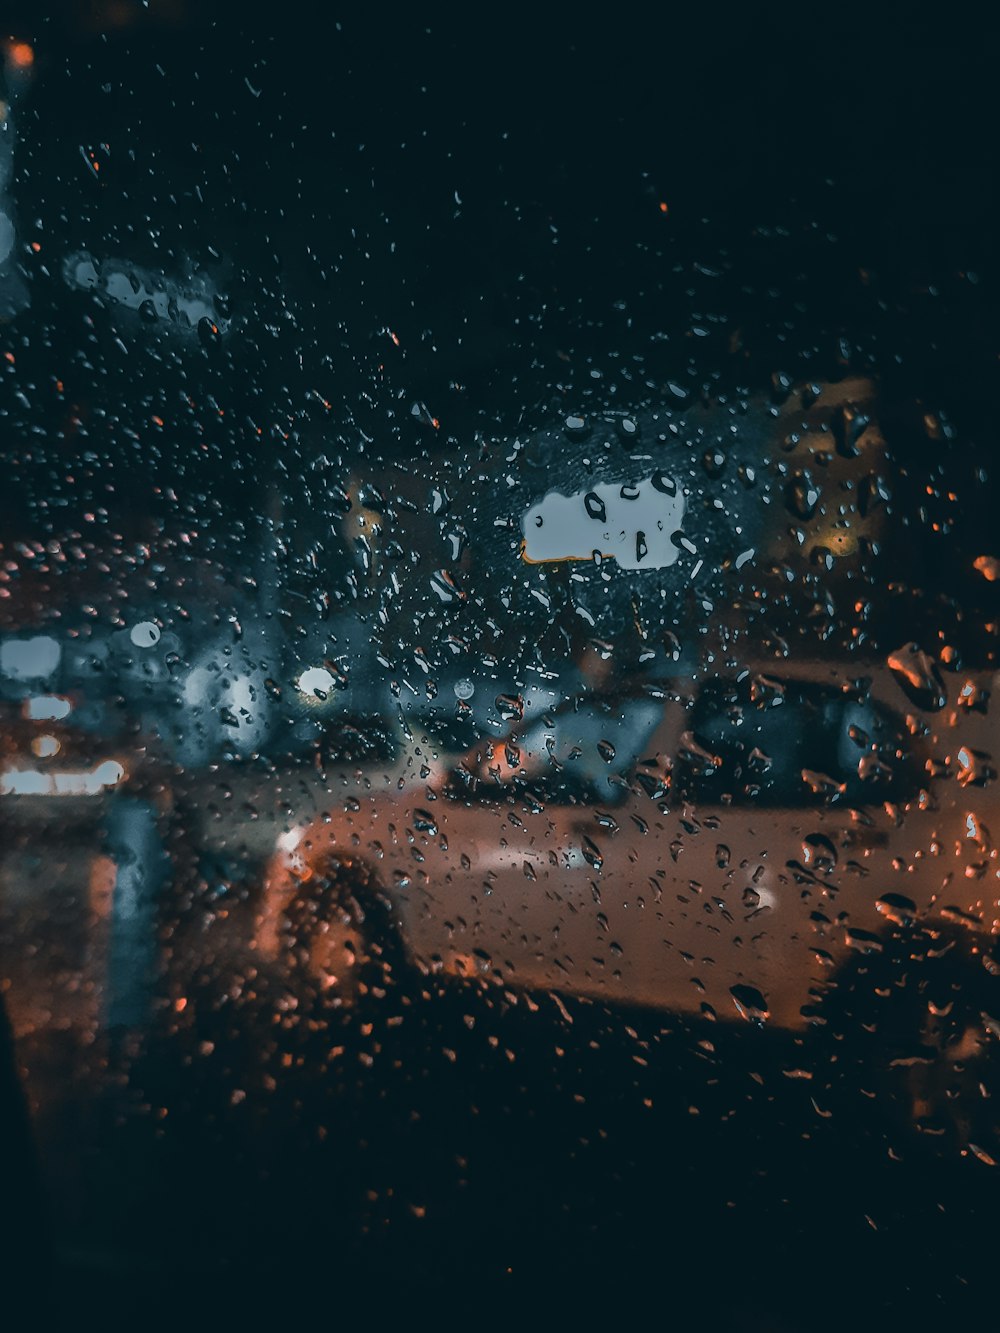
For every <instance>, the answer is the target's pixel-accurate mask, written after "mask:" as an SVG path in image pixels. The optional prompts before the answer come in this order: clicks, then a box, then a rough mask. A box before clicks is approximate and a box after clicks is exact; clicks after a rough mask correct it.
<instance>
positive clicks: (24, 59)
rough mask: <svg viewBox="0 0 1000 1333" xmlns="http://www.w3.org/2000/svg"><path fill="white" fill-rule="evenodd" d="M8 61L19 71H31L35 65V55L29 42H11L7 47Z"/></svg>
mask: <svg viewBox="0 0 1000 1333" xmlns="http://www.w3.org/2000/svg"><path fill="white" fill-rule="evenodd" d="M7 59H8V60H9V61H10V63H11V64H12V65H16V66H17V68H18V69H30V68H31V66H32V65H33V64H34V63H35V53H34V51H33V50H32V48H31V47H30V46H29V45H28V43H27V42H11V43H10V45H9V46H8V47H7Z"/></svg>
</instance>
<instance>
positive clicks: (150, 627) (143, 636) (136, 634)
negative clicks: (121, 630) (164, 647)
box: [129, 620, 160, 648]
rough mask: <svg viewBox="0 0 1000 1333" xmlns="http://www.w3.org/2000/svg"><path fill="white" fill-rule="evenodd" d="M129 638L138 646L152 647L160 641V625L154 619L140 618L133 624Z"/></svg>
mask: <svg viewBox="0 0 1000 1333" xmlns="http://www.w3.org/2000/svg"><path fill="white" fill-rule="evenodd" d="M129 638H130V639H131V640H132V642H133V643H134V644H135V646H136V647H137V648H152V647H153V646H154V645H155V644H157V643H159V642H160V627H159V625H157V624H155V623H154V622H153V621H152V620H140V621H139V623H138V625H133V626H132V628H131V630H130V631H129Z"/></svg>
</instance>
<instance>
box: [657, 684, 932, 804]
mask: <svg viewBox="0 0 1000 1333" xmlns="http://www.w3.org/2000/svg"><path fill="white" fill-rule="evenodd" d="M691 724H692V725H691V730H690V732H689V733H688V734H687V737H686V744H685V743H683V742H682V748H681V752H680V754H679V756H678V767H677V780H678V788H679V790H680V791H681V792H683V793H684V794H685V795H687V796H689V797H691V798H692V799H694V800H696V801H700V802H704V803H708V804H711V803H715V802H718V803H723V802H724V803H726V804H734V805H743V804H759V805H783V806H807V805H812V804H823V803H831V802H837V803H839V804H842V805H865V804H879V803H881V802H882V801H885V800H888V799H892V800H907V799H910V798H912V797H913V796H914V795H915V794H916V793H917V791H918V790H919V788H920V783H921V779H922V772H921V768H920V765H919V761H918V759H917V758H916V756H915V754H914V753H913V747H912V740H911V738H909V737H908V736H907V734H906V731H905V727H904V724H903V720H902V718H901V717H899V716H894V715H893V714H891V713H889V712H887V711H886V710H885V709H884V708H882V707H880V706H879V705H878V704H877V703H874V702H873V701H871V700H870V699H868V700H865V699H859V698H852V697H850V696H849V695H847V694H845V693H844V691H843V690H837V689H835V688H831V687H828V686H824V685H821V684H816V683H809V682H803V681H799V680H792V681H783V680H781V679H777V678H766V677H758V678H756V679H751V678H750V677H749V676H748V677H746V678H744V679H743V680H742V681H741V680H722V679H718V680H712V681H708V682H706V683H705V684H704V686H703V687H702V689H701V690H700V692H699V694H698V697H697V700H696V702H695V706H694V709H693V712H692V715H691Z"/></svg>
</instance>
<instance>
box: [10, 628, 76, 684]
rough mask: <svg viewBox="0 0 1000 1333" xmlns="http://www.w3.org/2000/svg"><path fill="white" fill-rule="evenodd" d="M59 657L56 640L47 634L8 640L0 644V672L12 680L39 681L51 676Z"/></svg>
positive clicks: (59, 651)
mask: <svg viewBox="0 0 1000 1333" xmlns="http://www.w3.org/2000/svg"><path fill="white" fill-rule="evenodd" d="M61 655H62V649H61V648H60V646H59V642H58V640H57V639H53V638H50V637H49V635H47V634H39V635H37V636H36V637H35V638H33V639H8V640H7V641H6V642H5V643H3V644H0V672H2V673H3V674H4V675H5V676H10V677H12V678H13V679H14V680H40V679H42V678H43V677H45V676H51V675H52V673H53V671H55V669H56V667H57V666H58V665H59V658H60V656H61Z"/></svg>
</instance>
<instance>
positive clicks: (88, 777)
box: [0, 759, 125, 796]
mask: <svg viewBox="0 0 1000 1333" xmlns="http://www.w3.org/2000/svg"><path fill="white" fill-rule="evenodd" d="M124 776H125V769H124V768H123V766H122V765H121V764H120V763H119V762H118V760H117V759H105V760H104V762H103V763H100V764H98V765H97V767H96V768H94V769H91V770H90V771H89V772H86V771H85V772H82V773H81V772H62V773H42V772H39V770H38V769H37V768H8V769H5V770H4V771H3V772H2V773H0V796H99V795H100V794H101V792H102V791H104V790H105V789H106V788H108V787H115V786H117V785H118V783H119V782H121V780H122V778H123V777H124Z"/></svg>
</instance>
